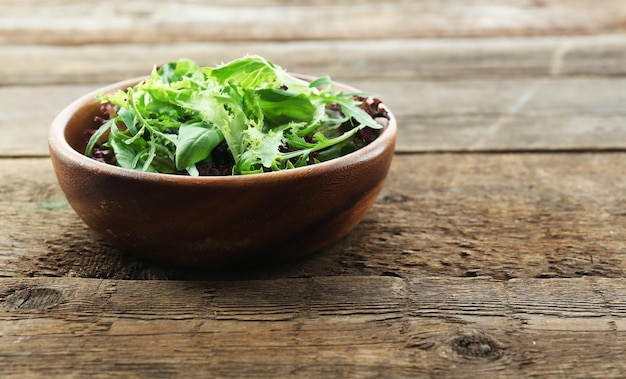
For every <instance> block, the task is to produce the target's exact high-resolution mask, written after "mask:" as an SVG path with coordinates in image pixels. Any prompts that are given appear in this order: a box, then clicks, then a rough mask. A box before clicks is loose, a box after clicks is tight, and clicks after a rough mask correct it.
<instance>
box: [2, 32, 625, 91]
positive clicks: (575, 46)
mask: <svg viewBox="0 0 626 379" xmlns="http://www.w3.org/2000/svg"><path fill="white" fill-rule="evenodd" d="M2 52H3V54H2V56H1V57H0V63H1V64H2V70H0V85H19V86H21V85H32V84H72V83H81V84H92V83H111V82H114V81H118V80H122V79H127V78H131V77H135V76H139V75H145V74H146V73H147V72H149V71H150V69H151V68H152V67H153V66H154V65H155V64H161V63H164V62H168V61H173V60H177V59H179V58H181V57H187V58H191V59H195V60H197V61H198V62H199V63H200V64H202V65H208V66H212V65H215V64H219V63H221V62H227V61H230V60H232V59H235V58H239V57H241V56H243V55H246V54H260V55H262V56H264V57H266V58H267V59H269V60H271V61H273V62H275V63H276V64H278V65H280V66H282V67H284V68H285V69H287V70H289V71H292V72H300V73H307V74H311V75H327V74H328V75H331V76H332V77H333V78H335V79H343V80H354V79H370V78H381V79H383V78H384V79H401V80H406V79H409V80H415V79H437V80H450V79H458V78H498V79H503V78H504V79H506V78H519V77H550V76H551V77H559V76H589V75H593V76H598V75H600V76H617V75H624V74H626V34H618V35H598V36H582V37H581V36H576V37H541V38H539V37H538V38H515V39H511V38H476V39H385V40H349V41H297V42H296V41H293V42H239V43H209V42H197V43H176V44H168V43H162V42H161V43H154V44H128V43H122V44H117V45H102V44H92V45H85V46H78V47H76V46H42V45H5V46H3V47H2ZM42 57H45V59H42ZM111 57H114V58H115V59H112V58H111Z"/></svg>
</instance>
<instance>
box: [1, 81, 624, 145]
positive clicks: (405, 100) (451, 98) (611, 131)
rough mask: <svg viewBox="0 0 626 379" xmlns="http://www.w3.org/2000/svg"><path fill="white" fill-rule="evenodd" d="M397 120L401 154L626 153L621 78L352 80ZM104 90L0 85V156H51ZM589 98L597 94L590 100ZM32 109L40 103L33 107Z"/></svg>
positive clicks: (93, 86) (622, 84)
mask: <svg viewBox="0 0 626 379" xmlns="http://www.w3.org/2000/svg"><path fill="white" fill-rule="evenodd" d="M350 84H351V85H354V86H356V87H358V88H360V89H363V90H365V91H368V92H375V93H377V94H378V95H379V96H380V97H381V98H382V99H383V100H384V101H385V103H386V104H387V105H388V106H389V107H390V109H392V110H393V112H394V114H395V115H396V117H397V118H398V124H399V135H398V142H397V145H396V150H397V151H398V152H403V153H406V152H433V151H456V152H461V151H507V150H509V151H510V150H515V151H537V150H542V151H549V150H568V151H572V150H590V149H597V150H615V149H624V148H626V138H624V135H626V108H625V107H624V104H626V80H624V79H623V78H555V79H547V78H546V79H541V78H538V79H495V80H492V79H489V80H487V79H481V80H479V79H466V80H454V81H445V82H441V81H421V80H413V81H396V80H393V81H392V80H371V79H370V80H363V79H360V80H354V81H351V82H350ZM98 86H99V85H67V86H52V85H49V86H32V87H0V103H2V104H4V105H5V106H6V109H7V111H6V112H2V113H0V130H3V131H4V133H5V138H2V139H0V156H4V157H14V156H47V155H48V147H47V136H48V128H49V125H50V123H51V122H52V120H53V119H54V117H55V116H56V114H57V113H58V112H60V110H61V109H63V108H64V107H65V106H66V105H68V104H69V103H70V102H71V101H73V100H74V99H76V98H78V97H79V96H81V95H83V94H85V93H87V92H89V91H91V90H94V89H96V88H98ZM588 94H594V95H593V96H589V95H588ZM33 104H38V106H36V107H33Z"/></svg>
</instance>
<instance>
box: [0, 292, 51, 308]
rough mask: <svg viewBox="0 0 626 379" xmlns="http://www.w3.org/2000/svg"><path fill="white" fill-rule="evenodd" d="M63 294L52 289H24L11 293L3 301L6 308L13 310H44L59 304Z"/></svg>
mask: <svg viewBox="0 0 626 379" xmlns="http://www.w3.org/2000/svg"><path fill="white" fill-rule="evenodd" d="M62 299H63V294H62V293H61V291H59V290H56V289H53V288H32V289H30V288H25V289H20V290H17V291H15V292H13V293H12V294H11V295H9V296H7V298H6V299H5V302H6V305H7V308H9V309H13V310H33V309H45V308H49V307H51V306H53V305H56V304H58V303H60V302H61V300H62Z"/></svg>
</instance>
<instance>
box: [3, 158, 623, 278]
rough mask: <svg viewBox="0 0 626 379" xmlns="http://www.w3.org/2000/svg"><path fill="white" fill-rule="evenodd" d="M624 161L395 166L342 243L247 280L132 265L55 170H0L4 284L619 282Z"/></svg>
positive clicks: (33, 165)
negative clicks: (72, 202) (461, 279)
mask: <svg viewBox="0 0 626 379" xmlns="http://www.w3.org/2000/svg"><path fill="white" fill-rule="evenodd" d="M625 158H626V155H625V154H624V153H604V154H602V153H587V154H580V153H576V154H565V153H561V154H469V155H467V154H424V155H397V156H396V157H395V158H394V162H393V164H392V168H391V171H390V174H389V177H388V180H387V183H386V186H385V188H384V189H383V192H382V193H381V196H380V197H379V198H378V200H377V202H376V204H375V205H374V207H373V209H372V211H371V212H370V213H369V214H368V215H367V216H366V218H365V219H364V221H363V222H362V223H361V224H360V225H359V226H358V227H357V228H356V229H355V231H353V232H352V233H351V234H349V235H348V236H347V237H346V238H344V239H343V240H341V241H340V242H339V243H337V244H335V245H333V246H332V247H330V248H328V249H326V250H325V251H323V252H321V253H319V254H316V255H314V256H312V257H310V258H308V259H303V260H299V261H296V262H293V263H291V264H286V265H283V266H278V267H264V268H261V269H256V270H248V271H246V270H243V271H239V272H237V271H235V272H207V271H194V270H180V269H176V268H172V267H162V266H157V265H152V264H150V263H148V262H145V261H141V260H138V259H134V258H132V257H129V256H126V255H124V254H122V253H121V252H119V251H117V250H115V249H113V248H111V247H110V246H108V245H106V244H105V243H103V242H101V241H100V240H99V239H98V238H96V237H95V236H94V235H93V234H92V233H91V232H90V231H89V230H88V229H87V227H86V226H84V224H83V223H82V222H81V221H80V220H79V219H78V217H77V216H76V215H75V214H74V213H73V211H72V210H71V209H70V208H69V206H68V205H67V203H66V202H65V201H64V197H63V194H62V193H61V192H60V190H59V188H58V186H57V184H56V181H55V178H54V175H53V172H52V169H51V166H50V163H49V160H48V159H45V158H42V159H2V160H0V183H1V185H0V204H1V207H0V230H2V233H0V262H1V264H0V277H13V278H19V277H24V276H78V277H87V278H116V279H158V278H160V279H207V278H279V277H285V276H288V277H299V276H312V275H313V276H319V275H322V276H332V275H391V276H401V277H413V276H416V275H418V276H424V275H429V276H491V277H493V278H497V279H502V280H505V279H510V278H552V277H566V278H567V277H581V276H598V277H614V278H623V277H625V276H626V274H625V271H626V222H625V221H626V219H625V217H626V201H625V198H624V196H623V193H624V192H625V190H626V167H625V166H624V164H623V162H624V159H625ZM407 170H408V172H410V175H408V174H407Z"/></svg>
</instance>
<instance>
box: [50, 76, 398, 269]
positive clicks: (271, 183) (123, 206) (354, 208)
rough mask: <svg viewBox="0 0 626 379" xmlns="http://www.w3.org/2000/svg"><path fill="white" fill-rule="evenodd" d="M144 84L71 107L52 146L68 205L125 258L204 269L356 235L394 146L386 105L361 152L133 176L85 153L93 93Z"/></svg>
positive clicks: (264, 260) (95, 108)
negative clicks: (382, 123)
mask: <svg viewBox="0 0 626 379" xmlns="http://www.w3.org/2000/svg"><path fill="white" fill-rule="evenodd" d="M304 78H306V77H304ZM141 79H143V78H135V79H130V80H126V81H122V82H119V83H115V84H112V85H109V86H106V87H103V88H100V89H98V90H96V91H94V92H92V93H89V94H86V95H85V96H83V97H81V98H79V99H77V100H76V101H74V102H73V103H72V104H70V105H69V106H68V107H67V108H65V109H64V110H63V111H62V112H61V113H60V114H59V115H58V116H57V117H56V119H55V120H54V121H53V123H52V125H51V128H50V135H49V141H48V145H49V150H50V155H51V158H52V164H53V167H54V171H55V174H56V176H57V180H58V182H59V185H60V187H61V189H62V190H63V192H64V193H65V196H66V197H67V200H68V202H69V204H70V205H71V207H72V208H73V209H74V211H75V212H76V214H77V215H78V216H79V217H80V218H81V219H82V220H83V221H84V222H85V223H86V224H87V225H88V226H89V227H90V228H91V229H92V230H93V231H95V232H96V233H97V234H98V235H99V236H100V237H101V238H102V239H104V240H105V241H107V242H108V243H110V244H111V245H113V246H115V247H117V248H119V249H121V250H123V251H125V252H128V253H130V254H133V255H136V256H139V257H143V258H146V259H148V260H152V261H156V262H160V263H167V264H174V265H180V266H190V267H205V268H209V267H210V268H216V267H223V266H232V265H250V264H268V263H276V262H283V261H288V260H292V259H296V258H299V257H303V256H305V255H308V254H311V253H314V252H316V251H319V250H320V249H322V248H324V247H327V246H328V245H330V244H332V243H334V242H336V241H338V240H339V239H341V238H342V237H344V236H345V235H346V234H347V233H348V232H350V231H351V230H352V229H353V228H354V227H355V226H356V225H357V224H358V223H359V222H360V221H361V220H362V218H363V217H364V216H365V214H366V213H367V212H368V211H369V209H370V208H371V206H372V205H373V203H374V202H375V200H376V198H377V196H378V194H379V192H380V190H381V188H382V186H383V183H384V181H385V178H386V176H387V173H388V171H389V167H390V164H391V160H392V157H393V154H394V148H395V140H396V119H395V117H394V116H393V114H392V113H391V112H390V111H389V110H388V109H387V111H388V112H389V116H390V120H389V123H388V125H387V126H386V127H385V129H384V131H383V132H382V133H381V135H380V136H379V137H378V138H377V139H376V140H374V141H373V142H372V143H370V144H369V145H367V146H365V147H364V148H362V149H360V150H357V151H355V152H353V153H350V154H348V155H345V156H343V157H340V158H337V159H333V160H330V161H326V162H322V163H319V164H315V165H310V166H306V167H300V168H295V169H290V170H285V171H279V172H270V173H263V174H253V175H242V176H226V177H224V176H219V177H213V176H202V177H190V176H183V175H169V174H158V173H147V172H141V171H134V170H128V169H124V168H120V167H117V166H113V165H109V164H106V163H101V162H98V161H96V160H93V159H91V158H89V157H86V156H85V155H84V154H83V153H82V152H83V151H84V150H85V146H86V142H87V137H86V134H85V131H86V129H93V128H97V127H98V125H97V124H96V123H95V122H94V117H95V116H96V115H98V114H99V107H100V104H99V102H98V101H97V100H95V95H96V94H98V93H112V92H114V91H117V90H125V89H127V88H128V87H131V86H133V85H134V84H136V83H137V82H138V81H139V80H141ZM334 85H335V88H336V89H337V90H342V91H344V92H358V90H356V89H355V88H352V87H349V86H346V85H344V84H341V83H335V84H334Z"/></svg>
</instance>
